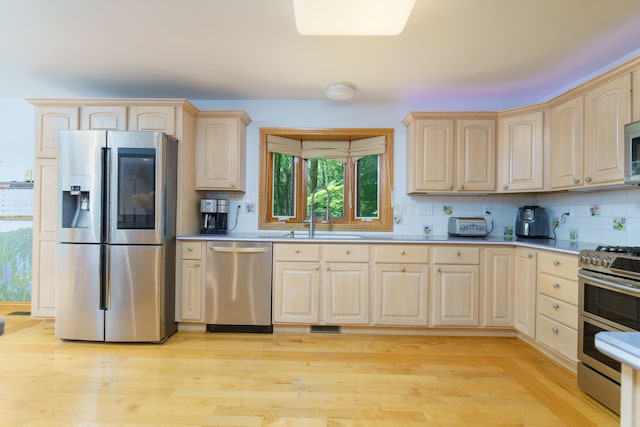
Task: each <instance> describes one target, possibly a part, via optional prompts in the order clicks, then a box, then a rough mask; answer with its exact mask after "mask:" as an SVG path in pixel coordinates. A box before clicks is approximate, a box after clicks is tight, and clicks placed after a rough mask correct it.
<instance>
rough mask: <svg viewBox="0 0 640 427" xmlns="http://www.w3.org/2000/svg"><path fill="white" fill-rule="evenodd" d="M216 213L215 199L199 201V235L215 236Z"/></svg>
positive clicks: (216, 202) (216, 204)
mask: <svg viewBox="0 0 640 427" xmlns="http://www.w3.org/2000/svg"><path fill="white" fill-rule="evenodd" d="M217 213H218V201H217V200H216V199H202V200H200V234H215V233H216V222H217Z"/></svg>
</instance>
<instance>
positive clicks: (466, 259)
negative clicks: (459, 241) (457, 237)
mask: <svg viewBox="0 0 640 427" xmlns="http://www.w3.org/2000/svg"><path fill="white" fill-rule="evenodd" d="M433 263H434V264H479V263H480V248H468V247H463V246H445V247H437V248H433Z"/></svg>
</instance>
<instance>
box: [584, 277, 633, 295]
mask: <svg viewBox="0 0 640 427" xmlns="http://www.w3.org/2000/svg"><path fill="white" fill-rule="evenodd" d="M578 277H580V278H582V279H584V280H587V281H589V282H594V283H597V284H599V285H605V286H607V287H609V288H613V289H615V290H619V291H622V292H624V293H626V294H628V293H629V291H630V290H631V291H635V292H640V290H639V289H637V288H631V289H630V288H629V287H628V286H624V285H619V284H617V283H616V282H612V281H611V280H607V279H603V278H601V277H593V276H589V275H587V274H583V273H578Z"/></svg>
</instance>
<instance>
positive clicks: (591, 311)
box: [578, 246, 640, 414]
mask: <svg viewBox="0 0 640 427" xmlns="http://www.w3.org/2000/svg"><path fill="white" fill-rule="evenodd" d="M579 263H580V270H579V273H578V279H579V319H578V320H579V323H578V327H579V331H578V334H579V335H578V385H579V386H580V388H581V389H582V390H583V391H585V392H586V393H588V394H590V395H591V396H592V397H594V398H595V399H597V400H599V401H600V402H601V403H602V404H604V405H605V406H607V407H608V408H609V409H611V410H613V411H614V412H616V413H618V414H619V413H620V369H621V366H620V362H618V361H616V360H614V359H612V358H610V357H608V356H606V355H604V354H602V353H601V352H600V351H599V350H598V349H596V346H595V335H596V334H597V333H598V332H602V331H615V332H618V331H630V332H637V331H640V247H619V246H599V247H598V248H597V249H596V250H583V251H581V252H580V257H579Z"/></svg>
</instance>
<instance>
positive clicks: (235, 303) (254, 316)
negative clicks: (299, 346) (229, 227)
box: [205, 241, 273, 333]
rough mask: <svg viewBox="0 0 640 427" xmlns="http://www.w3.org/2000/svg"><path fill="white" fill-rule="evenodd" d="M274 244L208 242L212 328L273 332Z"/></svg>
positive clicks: (208, 320)
mask: <svg viewBox="0 0 640 427" xmlns="http://www.w3.org/2000/svg"><path fill="white" fill-rule="evenodd" d="M271 246H272V244H271V242H235V241H212V242H209V243H207V286H206V291H205V313H206V314H205V321H206V323H207V331H208V332H262V333H272V332H273V326H272V324H271V268H272V267H271V265H272V264H271Z"/></svg>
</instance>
